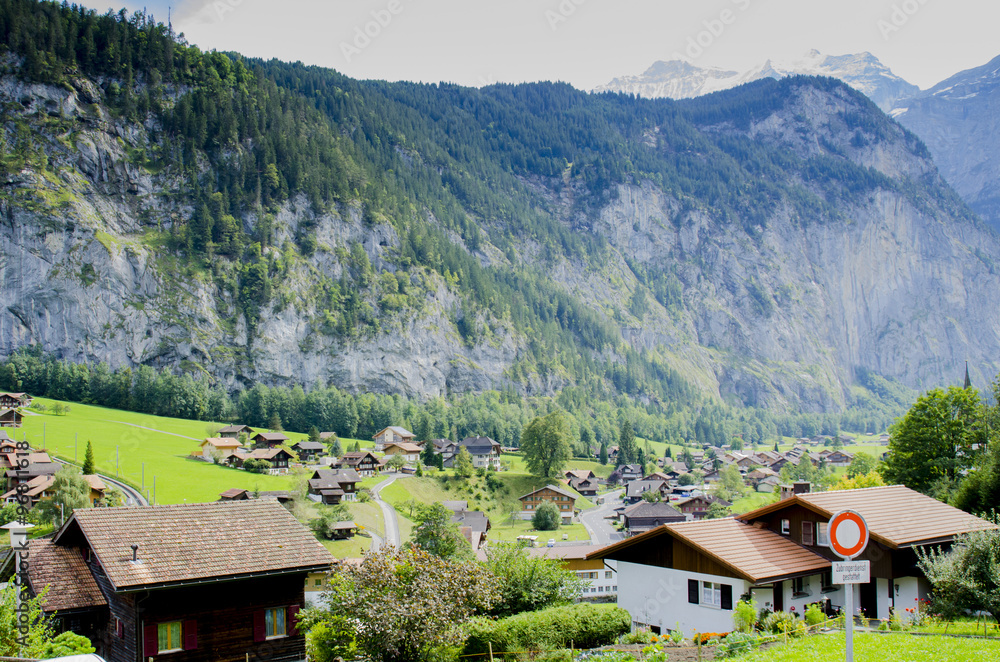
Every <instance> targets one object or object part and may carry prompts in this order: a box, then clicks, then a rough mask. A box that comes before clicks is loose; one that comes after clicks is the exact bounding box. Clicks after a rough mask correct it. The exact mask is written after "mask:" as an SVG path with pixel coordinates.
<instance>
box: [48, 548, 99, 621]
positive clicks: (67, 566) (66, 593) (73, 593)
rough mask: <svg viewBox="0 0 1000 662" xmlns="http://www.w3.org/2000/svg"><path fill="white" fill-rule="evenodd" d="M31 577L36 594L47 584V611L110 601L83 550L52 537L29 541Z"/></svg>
mask: <svg viewBox="0 0 1000 662" xmlns="http://www.w3.org/2000/svg"><path fill="white" fill-rule="evenodd" d="M28 552H29V558H30V561H31V562H30V563H29V564H28V581H29V582H30V584H31V590H32V592H33V593H35V594H36V595H37V594H39V593H41V592H42V589H43V588H45V587H46V586H48V587H49V592H48V593H47V594H46V596H45V611H47V612H52V611H56V610H58V611H67V610H69V609H84V608H86V607H102V606H104V605H106V604H108V602H107V600H105V599H104V596H103V595H102V594H101V589H99V588H98V587H97V582H96V581H95V580H94V576H93V575H92V574H91V573H90V570H89V569H88V568H87V563H86V562H85V561H84V560H83V556H82V555H81V554H80V550H79V549H76V548H73V547H59V546H58V545H54V544H52V540H50V539H38V540H32V541H31V542H29V543H28Z"/></svg>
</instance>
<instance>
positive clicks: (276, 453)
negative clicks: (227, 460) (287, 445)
mask: <svg viewBox="0 0 1000 662" xmlns="http://www.w3.org/2000/svg"><path fill="white" fill-rule="evenodd" d="M250 459H253V460H266V461H268V462H270V463H271V471H272V473H273V472H278V473H284V472H285V471H287V470H288V466H289V465H290V464H291V462H292V460H294V459H295V458H294V457H293V456H292V454H291V453H289V452H288V451H286V450H285V449H284V448H256V449H254V450H253V452H251V453H250V454H249V455H247V456H246V460H250ZM244 461H245V460H244Z"/></svg>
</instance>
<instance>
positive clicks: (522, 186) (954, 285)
mask: <svg viewBox="0 0 1000 662" xmlns="http://www.w3.org/2000/svg"><path fill="white" fill-rule="evenodd" d="M0 43H2V44H4V45H5V46H6V50H5V52H4V55H3V59H2V63H3V65H2V66H3V71H2V76H0V101H2V103H3V108H2V117H0V121H2V126H3V131H4V135H3V138H4V140H3V141H0V146H2V147H3V149H4V152H3V154H2V159H0V165H2V168H3V173H2V177H3V180H2V181H3V186H0V249H2V255H3V265H2V268H0V352H3V353H6V352H10V351H12V350H15V349H16V348H19V347H24V346H27V345H37V346H41V347H42V348H43V349H44V350H45V351H47V352H50V353H54V354H55V355H57V356H62V357H65V358H68V359H71V360H75V361H106V362H108V363H109V364H110V365H111V366H112V367H113V368H116V367H122V366H138V365H143V364H144V365H154V366H157V367H164V366H167V367H174V368H176V369H178V370H182V371H185V372H189V373H191V374H193V375H196V376H197V375H205V376H207V377H210V378H212V379H213V380H218V382H219V383H220V384H223V385H225V386H227V387H237V386H245V385H249V384H252V383H255V382H263V383H266V384H284V385H291V384H303V385H306V386H307V387H308V386H309V385H312V384H315V383H316V382H322V383H324V384H326V383H330V384H335V385H336V386H338V387H341V388H345V389H347V390H373V391H377V392H401V393H405V394H410V395H414V396H417V397H426V396H432V395H439V394H447V393H453V392H466V391H478V390H483V389H488V388H498V389H499V388H505V389H514V390H518V391H521V392H523V393H526V394H552V393H555V392H557V391H559V390H560V389H562V388H564V387H566V386H569V385H578V386H580V387H581V388H582V390H583V391H584V392H587V393H591V394H592V395H594V396H597V397H606V398H613V397H615V396H616V395H617V394H625V395H628V396H632V397H635V398H638V399H640V400H642V401H661V402H666V401H673V402H680V403H683V402H688V401H693V400H696V399H698V398H701V397H703V396H705V395H708V396H713V397H722V398H727V399H729V400H731V401H737V402H740V403H744V404H751V405H758V406H774V407H778V408H784V407H792V408H803V409H805V410H812V411H826V410H838V409H840V408H843V407H845V406H847V405H849V404H851V403H852V402H854V400H855V398H856V397H858V395H859V391H858V390H857V388H856V385H857V383H858V381H857V380H858V378H859V375H860V376H866V375H870V374H871V373H877V374H879V375H883V376H885V377H887V378H889V379H891V380H896V381H898V382H900V383H902V384H904V385H906V386H909V387H920V386H923V385H925V384H938V383H940V382H942V381H950V380H952V379H953V378H954V375H956V374H958V370H959V365H960V363H961V361H963V360H965V359H966V358H968V359H969V360H970V363H971V364H972V366H973V371H974V376H975V377H980V379H982V376H984V375H985V376H992V375H993V374H996V372H997V368H998V365H997V362H996V357H997V356H1000V351H998V350H1000V337H998V332H1000V313H998V311H997V309H996V306H995V305H993V304H992V301H991V294H992V291H995V289H996V287H997V286H998V285H1000V282H998V281H1000V277H998V276H997V274H996V273H994V263H995V262H996V260H997V259H998V257H1000V249H998V242H997V239H996V237H995V235H994V234H992V232H990V231H989V230H987V229H985V228H984V227H983V226H982V224H981V222H979V220H978V219H977V218H976V217H975V216H974V215H973V214H972V213H971V212H970V211H969V210H968V209H967V208H966V207H965V206H964V205H963V204H962V203H961V201H960V200H959V199H958V198H957V197H956V196H955V194H954V193H953V192H952V191H951V189H950V188H948V187H947V185H945V184H944V183H943V181H942V180H941V178H940V177H939V176H938V174H937V171H936V169H935V167H934V165H933V163H932V162H931V161H930V158H929V156H928V154H927V151H926V149H925V148H924V147H923V145H922V144H921V143H920V142H919V141H917V140H916V139H915V138H914V137H913V136H912V135H911V134H909V133H907V132H906V131H904V130H903V129H902V128H901V127H900V126H899V125H897V124H895V123H894V122H893V121H891V120H890V119H888V118H887V117H886V116H885V115H883V114H882V113H881V112H880V111H879V110H878V109H877V108H876V107H875V106H874V105H873V104H872V103H871V102H870V101H869V100H867V99H866V98H865V97H863V96H862V95H861V94H859V93H857V92H855V91H853V90H851V89H850V88H848V87H846V86H845V85H843V84H842V83H839V82H836V81H833V80H831V79H820V78H802V77H796V78H787V79H783V80H780V81H774V80H766V81H759V82H757V83H754V84H750V85H746V86H743V87H740V88H737V89H734V90H730V91H727V92H722V93H718V94H715V95H710V96H708V97H703V98H701V99H697V100H692V101H685V102H674V101H670V100H648V99H638V98H634V97H629V96H623V95H616V94H603V95H590V94H586V93H583V92H580V91H577V90H574V89H573V88H571V87H569V86H566V85H560V84H530V85H517V86H513V85H495V86H491V87H487V88H483V89H471V88H462V87H457V86H451V85H445V84H441V85H424V84H408V83H393V84H390V83H384V82H372V81H356V80H352V79H350V78H347V77H344V76H342V75H340V74H338V73H336V72H333V71H330V70H326V69H320V68H315V67H305V66H302V65H300V64H286V63H281V62H276V61H269V62H263V61H258V60H249V59H244V58H242V57H240V56H238V55H235V54H228V55H227V54H221V53H203V52H200V51H198V50H197V49H196V48H193V47H189V46H187V45H185V44H184V42H183V40H182V39H179V38H177V37H175V36H174V35H172V34H171V33H170V31H169V30H168V29H167V28H166V27H165V26H163V25H160V24H156V23H155V22H153V21H152V20H150V19H149V18H147V17H144V16H141V15H134V16H129V15H126V14H125V13H124V12H123V13H120V14H117V15H114V14H109V15H107V16H100V15H97V14H94V13H92V12H87V11H84V10H80V9H74V8H69V7H68V6H60V5H55V4H49V3H42V4H39V3H34V2H30V1H29V0H0ZM865 379H866V381H865V383H866V384H870V383H871V382H870V380H868V379H867V378H865Z"/></svg>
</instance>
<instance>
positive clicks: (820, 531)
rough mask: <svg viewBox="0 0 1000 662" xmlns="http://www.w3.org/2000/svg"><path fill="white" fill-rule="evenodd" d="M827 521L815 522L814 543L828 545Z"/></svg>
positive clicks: (821, 545)
mask: <svg viewBox="0 0 1000 662" xmlns="http://www.w3.org/2000/svg"><path fill="white" fill-rule="evenodd" d="M829 526H830V524H829V522H816V544H817V545H819V546H820V547H829V546H830V534H829Z"/></svg>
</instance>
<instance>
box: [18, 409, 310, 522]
mask: <svg viewBox="0 0 1000 662" xmlns="http://www.w3.org/2000/svg"><path fill="white" fill-rule="evenodd" d="M35 401H36V402H41V403H43V404H45V406H46V407H51V405H52V404H54V403H55V402H56V401H54V400H49V399H46V398H36V399H35ZM68 404H69V405H70V412H69V413H68V414H66V415H63V416H55V415H52V414H42V415H40V416H32V415H26V416H25V417H24V427H22V428H20V429H18V430H16V435H17V438H18V439H19V440H20V439H21V438H22V437H26V438H27V441H28V443H30V444H31V445H32V446H33V447H35V448H46V449H48V452H49V453H50V454H52V455H55V456H57V457H59V458H61V459H64V460H68V461H71V462H72V461H74V459H75V461H76V462H77V463H78V464H82V463H83V456H84V452H85V451H86V448H87V441H88V440H89V441H91V442H92V444H93V447H94V460H95V462H96V463H97V467H98V469H99V470H100V472H101V473H104V474H106V475H108V476H112V477H114V476H115V475H116V474H117V475H118V476H119V477H120V478H121V479H123V480H125V481H127V482H130V483H133V484H134V485H136V486H137V487H142V486H145V487H146V488H147V489H148V492H149V495H150V496H152V493H153V490H152V487H153V478H154V476H155V478H156V503H161V504H162V503H182V502H184V501H187V502H188V503H195V502H208V501H216V500H218V498H219V494H221V493H222V492H225V491H226V490H228V489H230V488H233V487H240V488H246V489H251V490H252V489H255V488H259V489H260V490H287V489H292V488H293V487H294V486H295V483H296V481H297V477H296V476H294V475H288V476H265V475H260V474H251V473H247V472H245V471H242V470H239V469H228V468H226V467H221V466H216V465H213V464H209V463H207V462H202V461H199V460H192V459H189V456H190V455H191V453H192V451H196V450H198V441H199V440H201V439H204V438H205V437H206V436H207V435H208V433H209V429H211V431H212V433H213V434H214V431H215V430H218V429H219V428H220V427H222V426H223V424H221V423H208V422H206V421H189V420H184V419H179V418H166V417H161V416H150V415H148V414H137V413H134V412H127V411H120V410H117V409H106V408H104V407H95V406H92V405H82V404H77V403H68ZM139 426H141V427H139ZM143 428H152V430H160V432H154V431H152V430H147V429H143ZM168 433H171V434H168ZM286 434H288V436H289V437H290V438H291V439H292V440H293V441H295V440H299V439H305V438H306V435H303V434H297V433H286ZM177 435H180V436H177ZM186 437H193V438H194V439H188V438H186ZM144 464H145V468H144V467H143V465H144ZM116 469H117V471H116ZM144 476H145V477H144Z"/></svg>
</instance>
